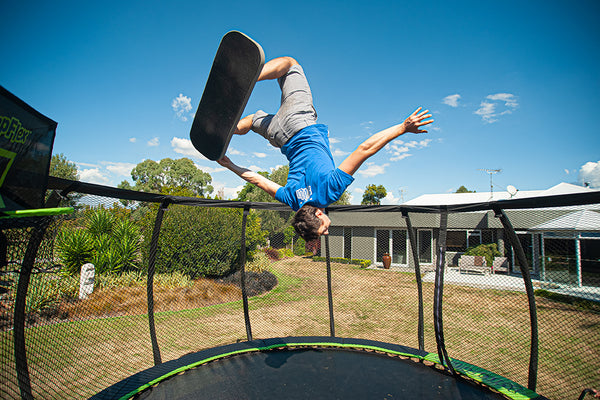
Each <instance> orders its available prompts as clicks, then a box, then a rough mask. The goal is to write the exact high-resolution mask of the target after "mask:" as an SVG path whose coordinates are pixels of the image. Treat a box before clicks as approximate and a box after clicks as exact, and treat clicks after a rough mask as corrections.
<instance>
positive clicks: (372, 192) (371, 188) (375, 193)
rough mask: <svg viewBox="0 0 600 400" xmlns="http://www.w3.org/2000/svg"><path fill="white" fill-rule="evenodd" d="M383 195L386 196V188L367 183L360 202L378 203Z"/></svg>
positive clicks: (367, 203)
mask: <svg viewBox="0 0 600 400" xmlns="http://www.w3.org/2000/svg"><path fill="white" fill-rule="evenodd" d="M385 196H387V190H385V187H383V185H379V186H377V185H367V187H366V189H365V191H364V193H363V198H362V201H361V202H360V204H366V205H379V204H381V199H383V198H384V197H385Z"/></svg>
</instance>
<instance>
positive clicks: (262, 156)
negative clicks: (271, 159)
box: [252, 152, 267, 158]
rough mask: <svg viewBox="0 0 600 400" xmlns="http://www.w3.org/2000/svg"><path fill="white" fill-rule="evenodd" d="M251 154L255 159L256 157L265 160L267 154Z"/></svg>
mask: <svg viewBox="0 0 600 400" xmlns="http://www.w3.org/2000/svg"><path fill="white" fill-rule="evenodd" d="M252 154H254V156H255V157H258V158H265V157H267V154H266V153H258V152H255V153H252Z"/></svg>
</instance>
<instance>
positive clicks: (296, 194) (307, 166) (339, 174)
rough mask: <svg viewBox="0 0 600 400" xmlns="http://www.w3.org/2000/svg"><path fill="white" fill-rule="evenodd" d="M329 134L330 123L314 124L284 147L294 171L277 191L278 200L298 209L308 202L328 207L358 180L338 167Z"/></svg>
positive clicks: (296, 135)
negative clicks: (333, 155)
mask: <svg viewBox="0 0 600 400" xmlns="http://www.w3.org/2000/svg"><path fill="white" fill-rule="evenodd" d="M327 135H328V130H327V126H326V125H321V124H315V125H310V126H307V127H306V128H304V129H302V130H301V131H299V132H298V133H296V134H295V135H294V136H293V137H292V138H291V139H290V140H289V141H288V142H287V143H286V144H285V145H284V146H283V147H282V148H281V152H282V153H283V154H285V156H286V157H287V159H288V161H289V163H290V172H289V173H288V179H287V184H286V185H285V186H283V187H281V188H279V189H278V190H277V193H276V194H275V199H277V200H278V201H280V202H282V203H285V204H287V205H289V206H290V207H292V209H293V210H294V211H298V210H299V209H300V208H301V207H302V206H303V205H304V204H310V205H312V206H314V207H318V208H325V207H327V206H328V205H329V204H331V203H333V202H335V201H337V200H338V199H339V198H340V196H341V195H342V193H344V190H346V188H347V187H348V186H349V185H350V184H351V183H352V182H353V181H354V178H353V177H352V175H350V174H347V173H346V172H344V171H342V170H341V169H339V168H336V167H335V163H334V162H333V157H332V156H331V150H330V149H329V139H328V138H327Z"/></svg>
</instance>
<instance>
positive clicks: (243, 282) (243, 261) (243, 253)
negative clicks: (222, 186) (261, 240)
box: [240, 206, 252, 341]
mask: <svg viewBox="0 0 600 400" xmlns="http://www.w3.org/2000/svg"><path fill="white" fill-rule="evenodd" d="M249 213H250V206H245V207H244V215H243V217H242V240H241V245H240V280H241V286H242V302H243V305H244V322H245V325H246V337H247V339H248V341H251V340H252V326H251V325H250V312H249V309H248V292H247V290H246V223H247V221H248V214H249Z"/></svg>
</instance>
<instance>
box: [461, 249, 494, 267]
mask: <svg viewBox="0 0 600 400" xmlns="http://www.w3.org/2000/svg"><path fill="white" fill-rule="evenodd" d="M465 255H467V256H484V257H485V262H486V263H487V266H488V267H491V266H492V265H493V262H494V257H498V256H501V255H502V254H500V252H499V251H498V245H497V244H496V243H488V244H480V245H479V246H475V247H469V248H468V249H467V251H466V252H465Z"/></svg>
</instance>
